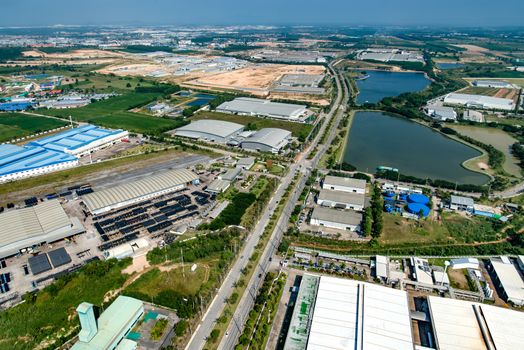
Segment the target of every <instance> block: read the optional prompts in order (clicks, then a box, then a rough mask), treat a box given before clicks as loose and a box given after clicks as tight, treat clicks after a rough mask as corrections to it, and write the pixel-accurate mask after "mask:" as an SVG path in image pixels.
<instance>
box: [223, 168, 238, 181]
mask: <svg viewBox="0 0 524 350" xmlns="http://www.w3.org/2000/svg"><path fill="white" fill-rule="evenodd" d="M241 173H242V168H233V169H229V170H228V171H226V172H225V173H224V174H221V175H218V178H219V179H220V180H225V181H235V180H236V179H237V178H238V177H239V176H240V175H241Z"/></svg>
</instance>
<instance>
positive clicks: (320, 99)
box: [269, 92, 329, 106]
mask: <svg viewBox="0 0 524 350" xmlns="http://www.w3.org/2000/svg"><path fill="white" fill-rule="evenodd" d="M269 99H270V100H271V99H272V100H294V101H304V102H309V103H312V104H314V105H318V106H327V105H329V99H328V98H327V97H326V96H325V95H305V94H288V93H277V92H271V94H270V95H269Z"/></svg>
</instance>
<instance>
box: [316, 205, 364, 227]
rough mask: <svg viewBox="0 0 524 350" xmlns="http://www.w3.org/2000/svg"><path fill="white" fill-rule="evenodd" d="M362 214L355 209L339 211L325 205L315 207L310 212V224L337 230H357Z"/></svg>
mask: <svg viewBox="0 0 524 350" xmlns="http://www.w3.org/2000/svg"><path fill="white" fill-rule="evenodd" d="M361 222H362V214H360V213H357V212H355V211H352V210H350V211H340V210H336V209H331V208H325V207H316V208H315V209H313V214H311V221H310V224H311V225H313V226H323V227H329V228H334V229H338V230H347V231H353V232H354V231H358V230H359V229H360V223H361Z"/></svg>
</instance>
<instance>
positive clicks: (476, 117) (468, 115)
mask: <svg viewBox="0 0 524 350" xmlns="http://www.w3.org/2000/svg"><path fill="white" fill-rule="evenodd" d="M462 119H464V120H468V121H472V122H476V123H483V122H484V115H483V114H482V113H480V112H478V111H473V110H471V109H467V110H465V111H464V113H463V114H462Z"/></svg>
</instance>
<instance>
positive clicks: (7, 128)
mask: <svg viewBox="0 0 524 350" xmlns="http://www.w3.org/2000/svg"><path fill="white" fill-rule="evenodd" d="M67 124H68V123H67V122H66V121H60V120H56V119H51V118H45V117H37V116H31V115H27V114H21V113H0V142H5V141H10V140H12V139H14V138H20V137H24V136H28V135H32V134H34V133H38V132H41V131H47V130H51V129H55V128H58V127H61V126H64V125H67Z"/></svg>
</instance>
